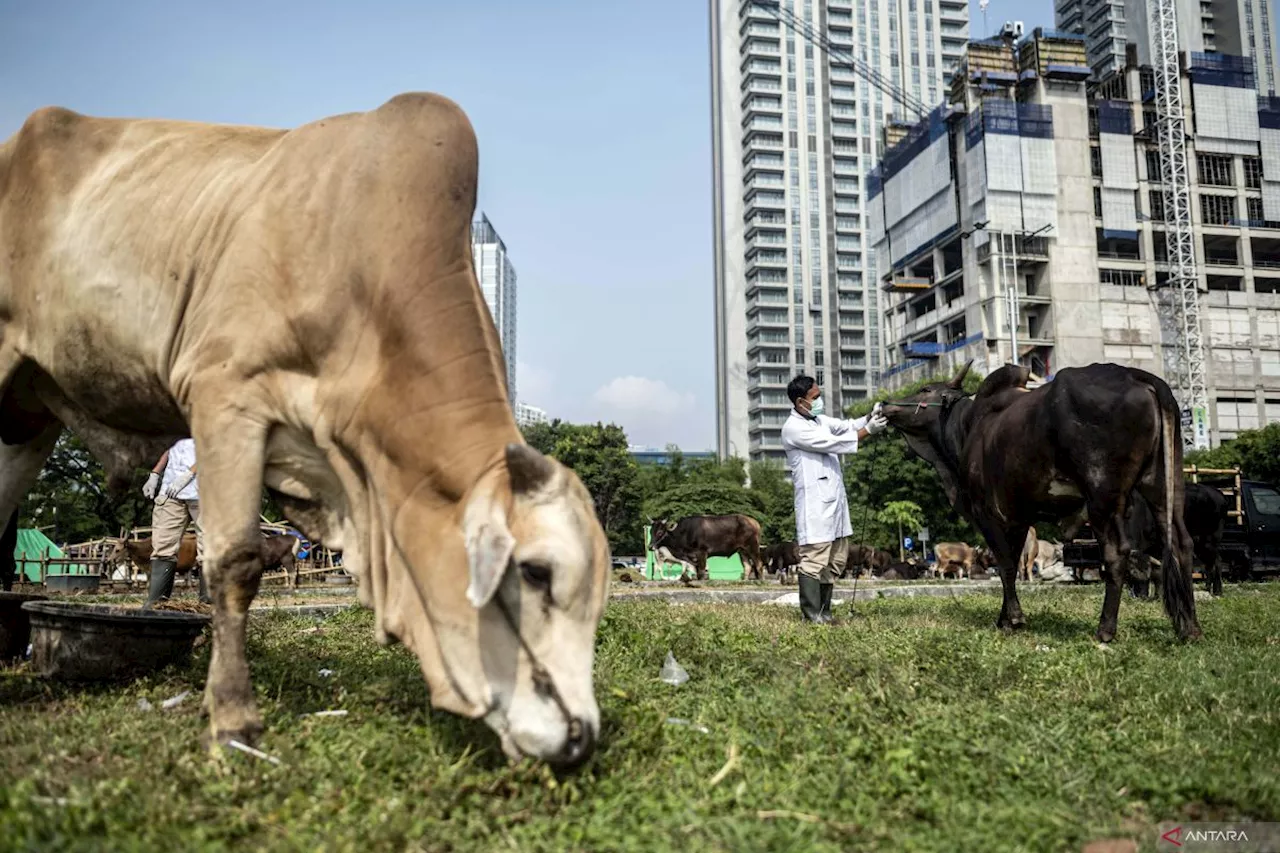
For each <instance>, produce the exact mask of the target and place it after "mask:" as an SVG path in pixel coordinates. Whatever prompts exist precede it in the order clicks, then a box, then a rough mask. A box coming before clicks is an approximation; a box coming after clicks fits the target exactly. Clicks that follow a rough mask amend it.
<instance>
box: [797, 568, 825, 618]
mask: <svg viewBox="0 0 1280 853" xmlns="http://www.w3.org/2000/svg"><path fill="white" fill-rule="evenodd" d="M798 580H799V582H800V615H801V616H803V617H804V620H805V621H806V622H817V623H819V624H826V622H825V620H823V618H822V584H820V583H818V579H817V578H811V577H809V576H808V575H800V576H799V578H798Z"/></svg>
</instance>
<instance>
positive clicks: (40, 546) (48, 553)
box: [13, 527, 89, 583]
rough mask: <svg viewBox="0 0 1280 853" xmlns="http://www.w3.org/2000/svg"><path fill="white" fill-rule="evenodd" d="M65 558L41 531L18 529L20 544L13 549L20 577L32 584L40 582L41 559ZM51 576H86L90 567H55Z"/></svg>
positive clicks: (60, 550)
mask: <svg viewBox="0 0 1280 853" xmlns="http://www.w3.org/2000/svg"><path fill="white" fill-rule="evenodd" d="M62 556H64V555H63V553H62V549H61V548H59V547H58V546H57V545H55V544H53V540H52V539H50V538H49V537H48V536H45V535H44V534H43V533H41V532H40V531H39V530H35V529H24V528H21V527H20V528H18V544H17V545H15V546H14V548H13V558H14V559H15V560H16V561H17V563H18V575H19V576H20V577H25V578H26V579H27V580H28V581H30V582H31V583H39V582H40V559H41V557H47V558H59V557H62ZM50 573H51V574H68V575H84V574H89V567H88V566H82V565H71V566H63V565H59V566H55V567H53V569H52V570H51V572H50Z"/></svg>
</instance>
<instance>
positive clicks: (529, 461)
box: [507, 444, 556, 494]
mask: <svg viewBox="0 0 1280 853" xmlns="http://www.w3.org/2000/svg"><path fill="white" fill-rule="evenodd" d="M555 472H556V469H555V466H554V465H553V464H552V463H551V460H550V459H548V458H547V457H545V456H543V455H542V454H541V453H539V452H538V451H536V450H534V449H533V448H532V447H530V446H529V445H527V444H508V445H507V473H508V474H509V475H510V477H511V491H512V492H514V493H516V494H525V493H528V492H532V491H535V490H537V489H540V488H542V487H543V486H545V485H546V484H547V483H548V482H550V480H551V477H552V475H553V474H555Z"/></svg>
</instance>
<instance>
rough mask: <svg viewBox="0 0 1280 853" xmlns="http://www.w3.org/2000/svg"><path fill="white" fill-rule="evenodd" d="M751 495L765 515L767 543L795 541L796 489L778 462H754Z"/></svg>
mask: <svg viewBox="0 0 1280 853" xmlns="http://www.w3.org/2000/svg"><path fill="white" fill-rule="evenodd" d="M750 471H751V489H750V491H751V493H752V494H754V495H757V496H758V498H759V501H760V506H761V509H762V510H763V512H764V516H763V517H762V518H761V519H760V528H761V535H762V536H763V537H764V541H765V542H772V543H777V542H790V541H792V540H793V539H795V538H796V498H795V489H793V488H792V487H791V482H790V481H789V480H787V472H786V470H785V469H784V468H783V467H782V466H781V465H779V464H778V463H777V462H773V461H771V460H761V461H757V462H752V463H751V465H750Z"/></svg>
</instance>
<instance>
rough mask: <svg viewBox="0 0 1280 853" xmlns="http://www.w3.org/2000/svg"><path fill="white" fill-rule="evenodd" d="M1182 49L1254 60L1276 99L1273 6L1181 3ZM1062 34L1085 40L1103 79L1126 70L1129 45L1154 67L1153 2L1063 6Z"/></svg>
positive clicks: (1075, 1)
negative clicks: (1076, 36)
mask: <svg viewBox="0 0 1280 853" xmlns="http://www.w3.org/2000/svg"><path fill="white" fill-rule="evenodd" d="M1177 5H1178V36H1179V43H1180V44H1179V49H1180V50H1181V51H1184V52H1188V53H1223V54H1227V55H1230V56H1248V57H1251V58H1252V60H1253V63H1254V75H1255V77H1256V78H1257V81H1258V91H1259V92H1261V93H1262V94H1264V95H1266V94H1272V95H1274V94H1275V93H1276V85H1277V81H1278V79H1280V70H1278V69H1277V67H1276V55H1275V35H1274V32H1273V30H1272V21H1271V17H1272V16H1271V4H1270V0H1177ZM1054 14H1055V17H1056V19H1057V26H1058V28H1059V29H1061V30H1065V31H1067V32H1071V33H1077V34H1079V35H1082V36H1084V37H1085V45H1086V48H1087V50H1088V54H1089V66H1090V67H1091V68H1092V69H1093V73H1094V76H1095V77H1096V78H1097V79H1102V78H1103V77H1106V76H1107V75H1108V74H1111V73H1113V72H1116V71H1120V70H1121V69H1123V68H1124V67H1125V62H1126V55H1125V50H1126V48H1127V46H1128V45H1133V46H1134V47H1135V48H1137V51H1138V54H1137V62H1138V64H1139V65H1149V64H1151V39H1150V37H1149V35H1148V33H1149V30H1150V26H1151V5H1150V2H1149V0H1059V2H1058V3H1057V4H1056V5H1055V9H1054Z"/></svg>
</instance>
